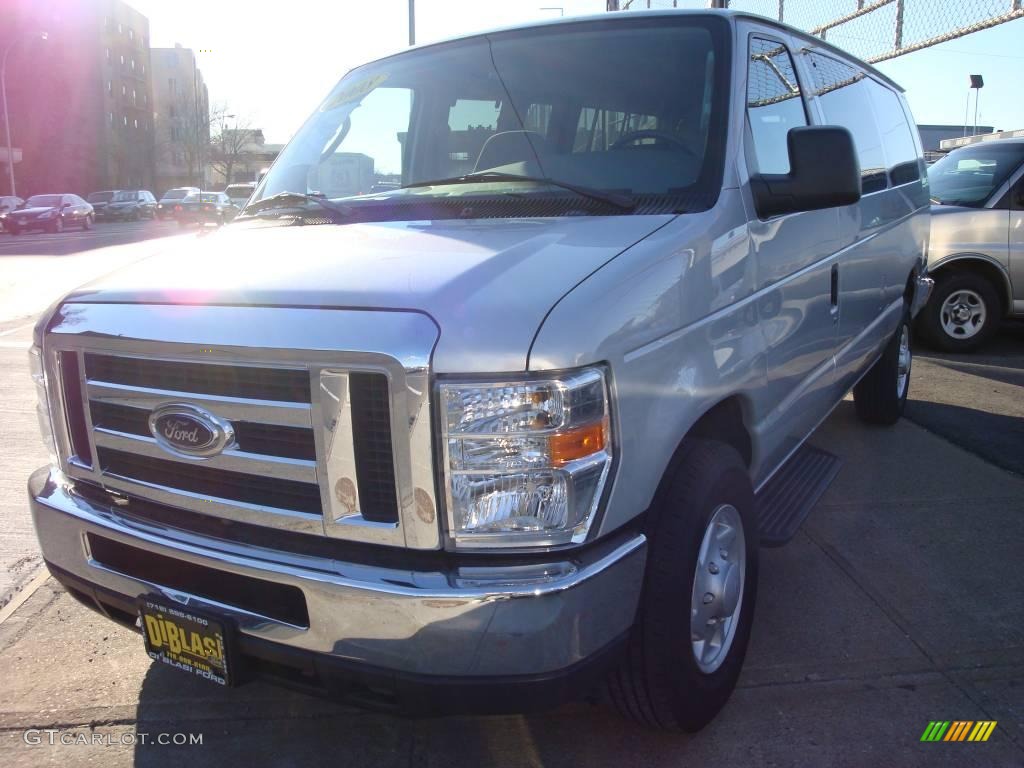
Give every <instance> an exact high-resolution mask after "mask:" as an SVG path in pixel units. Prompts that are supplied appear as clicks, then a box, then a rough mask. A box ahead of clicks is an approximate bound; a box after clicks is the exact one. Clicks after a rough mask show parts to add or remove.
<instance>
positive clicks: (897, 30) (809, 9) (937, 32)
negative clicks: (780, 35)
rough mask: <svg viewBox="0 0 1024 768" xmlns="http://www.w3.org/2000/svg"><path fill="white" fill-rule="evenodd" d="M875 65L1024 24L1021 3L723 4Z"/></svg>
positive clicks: (631, 5)
mask: <svg viewBox="0 0 1024 768" xmlns="http://www.w3.org/2000/svg"><path fill="white" fill-rule="evenodd" d="M715 4H716V5H722V6H724V5H727V6H728V7H729V8H732V9H734V10H737V11H744V12H747V13H756V14H758V15H761V16H768V17H769V18H773V19H778V20H780V21H784V22H786V23H787V24H790V25H792V26H794V27H797V28H798V29H802V30H804V31H805V32H809V33H810V34H812V35H817V36H818V37H820V38H822V39H824V40H828V41H829V42H831V43H833V44H834V45H837V46H839V47H840V48H842V49H844V50H846V51H849V52H850V53H852V54H853V55H854V56H857V57H858V58H861V59H864V60H865V61H870V62H876V61H884V60H885V59H891V58H894V57H896V56H901V55H903V54H905V53H910V52H911V51H917V50H920V49H921V48H927V47H928V46H931V45H937V44H938V43H944V42H946V41H947V40H954V39H956V38H958V37H963V36H964V35H969V34H970V33H972V32H978V31H979V30H982V29H988V28H989V27H994V26H996V25H997V24H1002V23H1004V22H1007V21H1012V20H1013V19H1019V18H1024V0H956V2H954V1H953V0H723V1H722V2H718V3H715ZM608 5H609V8H613V7H614V6H616V5H617V6H618V8H619V9H620V10H645V9H648V8H650V9H663V8H691V9H695V8H707V7H708V5H709V3H708V2H700V1H699V0H618V2H617V3H616V2H614V0H613V1H612V2H609V4H608Z"/></svg>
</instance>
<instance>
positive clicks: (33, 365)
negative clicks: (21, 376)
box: [28, 346, 57, 466]
mask: <svg viewBox="0 0 1024 768" xmlns="http://www.w3.org/2000/svg"><path fill="white" fill-rule="evenodd" d="M28 368H29V373H30V375H31V376H32V383H33V384H35V387H36V418H37V419H38V420H39V432H40V434H41V435H42V438H43V445H44V446H45V447H46V450H47V451H48V452H49V454H50V463H51V464H53V465H54V466H57V447H56V444H55V443H54V439H53V422H52V421H51V420H50V398H49V395H48V394H47V390H46V368H45V367H44V366H43V355H42V351H41V350H40V349H39V347H36V346H33V347H30V348H29V350H28Z"/></svg>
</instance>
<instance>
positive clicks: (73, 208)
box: [5, 194, 94, 235]
mask: <svg viewBox="0 0 1024 768" xmlns="http://www.w3.org/2000/svg"><path fill="white" fill-rule="evenodd" d="M93 221H94V219H93V208H92V206H91V205H89V203H87V202H85V200H83V199H82V198H80V197H79V196H78V195H70V194H61V195H56V194H55V195H32V197H30V198H29V199H28V200H26V201H25V206H24V207H23V208H21V209H19V210H17V211H15V212H14V213H13V214H11V215H9V216H8V217H7V222H6V225H5V227H6V229H7V231H8V232H10V233H11V234H12V235H19V234H21V233H22V232H28V231H30V230H33V229H42V230H45V231H47V232H63V231H64V229H65V228H67V227H81V228H82V229H92V225H93Z"/></svg>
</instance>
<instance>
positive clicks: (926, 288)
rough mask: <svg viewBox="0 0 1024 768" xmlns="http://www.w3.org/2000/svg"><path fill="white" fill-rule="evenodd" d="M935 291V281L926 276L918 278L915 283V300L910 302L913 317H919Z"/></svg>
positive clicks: (922, 275) (921, 275)
mask: <svg viewBox="0 0 1024 768" xmlns="http://www.w3.org/2000/svg"><path fill="white" fill-rule="evenodd" d="M933 290H935V280H933V279H932V278H930V277H928V275H926V274H920V275H918V276H917V278H916V280H915V281H914V298H913V299H912V300H911V302H910V316H911V317H917V315H918V313H919V312H920V311H921V310H922V309H924V305H925V304H927V303H928V299H929V298H931V295H932V291H933Z"/></svg>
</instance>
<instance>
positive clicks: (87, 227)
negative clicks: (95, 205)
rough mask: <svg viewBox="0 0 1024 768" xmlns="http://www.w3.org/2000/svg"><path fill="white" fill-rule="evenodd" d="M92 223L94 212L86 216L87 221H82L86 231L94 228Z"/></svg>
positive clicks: (83, 228)
mask: <svg viewBox="0 0 1024 768" xmlns="http://www.w3.org/2000/svg"><path fill="white" fill-rule="evenodd" d="M92 225H93V220H92V214H89V215H88V216H86V217H85V221H83V222H82V230H83V231H84V232H88V231H89V230H90V229H92Z"/></svg>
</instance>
